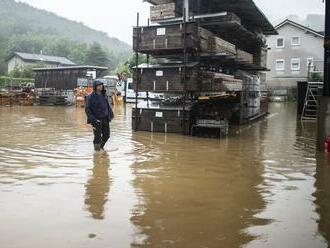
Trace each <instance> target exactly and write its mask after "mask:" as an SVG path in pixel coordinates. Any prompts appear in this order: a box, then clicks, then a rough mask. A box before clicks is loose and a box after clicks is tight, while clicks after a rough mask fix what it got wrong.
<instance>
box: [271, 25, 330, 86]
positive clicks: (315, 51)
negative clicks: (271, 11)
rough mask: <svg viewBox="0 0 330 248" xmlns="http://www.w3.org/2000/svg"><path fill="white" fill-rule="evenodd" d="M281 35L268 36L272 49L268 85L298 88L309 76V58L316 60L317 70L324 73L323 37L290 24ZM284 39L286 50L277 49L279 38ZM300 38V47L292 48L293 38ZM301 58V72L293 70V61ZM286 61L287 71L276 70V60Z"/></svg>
mask: <svg viewBox="0 0 330 248" xmlns="http://www.w3.org/2000/svg"><path fill="white" fill-rule="evenodd" d="M277 31H278V33H279V35H275V36H268V37H267V43H268V46H269V48H270V50H269V52H268V58H267V66H268V68H269V69H271V71H270V72H268V73H267V85H268V88H269V89H270V90H272V89H281V88H284V89H287V88H296V87H297V81H306V80H307V75H308V63H307V59H308V58H313V59H314V66H315V67H316V68H315V70H317V71H323V60H324V48H323V43H324V40H323V38H322V37H320V36H317V35H315V34H312V33H307V32H306V31H305V30H303V29H301V28H298V27H296V26H294V25H292V24H290V23H287V24H284V25H283V26H282V27H280V28H279V29H278V30H277ZM279 37H283V38H284V40H285V47H284V48H277V47H276V42H277V38H279ZM292 37H300V45H299V46H292V44H291V38H292ZM292 58H300V70H299V71H293V70H292V69H291V59H292ZM277 59H284V60H285V69H284V70H283V71H277V70H276V60H277Z"/></svg>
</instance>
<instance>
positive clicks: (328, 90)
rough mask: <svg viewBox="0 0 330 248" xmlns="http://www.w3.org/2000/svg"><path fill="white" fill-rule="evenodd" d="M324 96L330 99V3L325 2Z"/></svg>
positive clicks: (327, 0) (326, 0)
mask: <svg viewBox="0 0 330 248" xmlns="http://www.w3.org/2000/svg"><path fill="white" fill-rule="evenodd" d="M324 50H325V53H324V96H328V97H330V77H329V76H330V68H329V65H330V1H329V0H325V40H324Z"/></svg>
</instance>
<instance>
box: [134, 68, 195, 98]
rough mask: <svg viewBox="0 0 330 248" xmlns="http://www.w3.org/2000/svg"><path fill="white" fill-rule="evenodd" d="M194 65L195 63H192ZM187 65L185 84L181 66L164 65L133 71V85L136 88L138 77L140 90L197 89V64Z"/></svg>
mask: <svg viewBox="0 0 330 248" xmlns="http://www.w3.org/2000/svg"><path fill="white" fill-rule="evenodd" d="M194 65H195V64H194ZM194 65H187V68H186V77H185V79H186V80H185V84H184V83H183V82H182V79H183V76H184V75H183V66H182V67H179V66H177V65H173V66H170V65H165V66H157V67H146V68H143V69H142V68H141V69H139V70H138V71H135V73H134V78H133V86H134V88H136V82H137V81H138V80H137V77H140V82H143V83H142V84H140V85H139V90H140V91H149V92H184V91H197V90H198V66H194Z"/></svg>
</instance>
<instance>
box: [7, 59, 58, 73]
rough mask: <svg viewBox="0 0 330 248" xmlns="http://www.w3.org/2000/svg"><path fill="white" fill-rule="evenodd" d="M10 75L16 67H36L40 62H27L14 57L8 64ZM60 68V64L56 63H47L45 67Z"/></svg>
mask: <svg viewBox="0 0 330 248" xmlns="http://www.w3.org/2000/svg"><path fill="white" fill-rule="evenodd" d="M7 63H8V73H10V72H12V71H13V70H14V69H15V68H16V67H24V66H36V65H38V63H40V61H38V62H26V61H24V60H22V59H21V58H20V57H19V56H14V57H12V58H11V59H10V60H9V61H8V62H7ZM57 66H59V65H58V64H54V63H45V64H44V65H43V67H46V68H55V67H57Z"/></svg>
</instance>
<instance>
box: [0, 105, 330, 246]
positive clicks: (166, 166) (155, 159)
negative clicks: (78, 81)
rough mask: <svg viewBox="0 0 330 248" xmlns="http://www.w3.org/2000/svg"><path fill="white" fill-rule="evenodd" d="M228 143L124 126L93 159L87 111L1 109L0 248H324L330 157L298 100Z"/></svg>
mask: <svg viewBox="0 0 330 248" xmlns="http://www.w3.org/2000/svg"><path fill="white" fill-rule="evenodd" d="M270 110H271V115H270V116H268V117H267V118H266V119H265V120H262V121H260V122H258V123H255V124H253V125H250V126H245V127H242V128H241V129H240V130H237V131H235V132H234V133H232V134H231V135H230V136H229V137H228V138H226V139H222V140H218V139H201V138H192V137H186V136H181V135H174V134H168V135H164V134H151V133H144V132H138V133H134V132H132V130H131V107H130V106H127V107H126V108H124V107H121V108H117V109H116V110H115V112H116V119H115V120H114V122H113V123H112V124H111V127H112V137H111V141H110V143H109V144H108V145H107V147H106V150H107V153H106V154H94V152H93V150H92V143H91V141H92V133H91V128H90V126H88V125H86V120H85V115H84V111H83V109H76V108H62V107H57V108H55V107H54V108H53V107H12V108H0V223H1V224H0V247H1V248H23V247H24V248H39V247H47V248H59V247H61V248H63V247H65V248H66V247H67V248H85V247H86V248H94V247H95V248H105V247H114V248H117V247H119V248H122V247H123V248H124V247H156V248H157V247H166V248H167V247H179V248H180V247H182V248H186V247H187V248H195V247H196V248H207V247H208V248H212V247H248V248H255V247H272V248H274V247H275V248H276V247H281V248H282V247H290V248H295V247H297V248H303V247H306V248H314V247H324V248H326V247H328V246H329V245H328V244H329V243H330V159H329V158H328V157H327V156H325V155H324V154H317V153H316V152H315V129H316V126H315V124H314V123H304V124H302V123H300V122H299V121H297V118H296V115H295V105H294V104H271V109H270Z"/></svg>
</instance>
